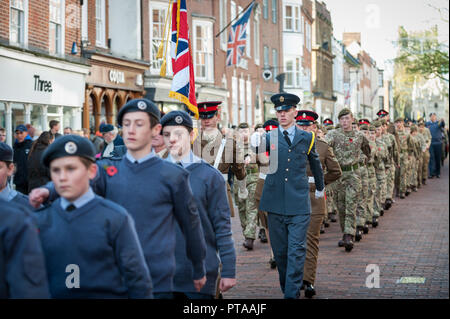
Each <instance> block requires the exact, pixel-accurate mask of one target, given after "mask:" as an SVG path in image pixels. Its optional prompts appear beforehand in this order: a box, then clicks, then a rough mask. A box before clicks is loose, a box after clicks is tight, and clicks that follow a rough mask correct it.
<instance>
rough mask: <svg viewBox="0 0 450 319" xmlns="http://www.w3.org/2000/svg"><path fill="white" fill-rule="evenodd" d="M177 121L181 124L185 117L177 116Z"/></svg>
mask: <svg viewBox="0 0 450 319" xmlns="http://www.w3.org/2000/svg"><path fill="white" fill-rule="evenodd" d="M175 122H176V123H177V124H181V123H183V118H182V117H181V116H180V115H178V116H176V117H175Z"/></svg>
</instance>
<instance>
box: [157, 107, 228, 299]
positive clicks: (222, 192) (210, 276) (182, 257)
mask: <svg viewBox="0 0 450 319" xmlns="http://www.w3.org/2000/svg"><path fill="white" fill-rule="evenodd" d="M161 125H162V134H163V138H164V142H165V145H166V147H167V150H168V151H169V156H168V157H167V160H168V161H171V162H172V163H177V164H178V165H180V166H182V167H183V168H185V169H186V170H188V171H189V172H190V175H189V184H190V185H191V188H192V192H193V193H194V197H195V201H196V203H197V206H198V210H199V214H200V219H201V221H202V227H203V232H204V234H205V241H206V249H207V250H206V261H205V266H206V277H207V280H206V284H205V286H204V287H203V288H202V290H201V291H200V292H198V291H197V290H196V289H195V287H194V285H193V282H192V274H193V268H192V263H191V262H190V261H189V259H188V257H187V255H186V248H185V247H186V240H185V239H184V236H183V234H182V232H181V229H180V227H179V226H177V237H176V240H177V241H176V255H175V257H176V273H175V278H174V291H175V292H176V295H177V297H180V298H181V299H184V298H190V299H213V298H214V296H215V295H216V281H217V277H218V276H219V264H220V263H221V264H222V267H221V270H220V277H219V278H220V280H219V290H220V292H221V293H222V292H225V291H227V290H228V289H230V288H231V287H233V286H234V285H235V284H236V253H235V250H234V243H233V238H232V233H231V212H230V206H229V205H228V198H227V188H226V185H225V183H226V182H225V180H224V179H223V177H222V174H221V173H220V172H219V171H218V170H217V169H215V168H214V167H213V166H211V165H209V164H208V163H206V162H205V161H204V160H202V159H201V158H199V157H197V156H195V155H194V153H193V152H192V151H191V142H192V141H193V139H194V132H193V123H192V119H191V118H190V116H189V114H188V113H186V112H184V111H172V112H170V113H168V114H166V115H164V116H163V117H162V118H161Z"/></svg>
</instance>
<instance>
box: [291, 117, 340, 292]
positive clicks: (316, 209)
mask: <svg viewBox="0 0 450 319" xmlns="http://www.w3.org/2000/svg"><path fill="white" fill-rule="evenodd" d="M318 117H319V115H318V114H317V113H316V112H313V111H305V110H300V111H298V115H297V119H296V121H297V127H298V128H299V129H301V130H304V131H306V132H313V133H314V134H315V135H316V152H317V154H319V159H320V163H321V165H322V169H323V171H324V182H325V185H327V184H329V183H331V182H333V181H335V180H337V179H338V178H339V177H340V176H341V175H342V171H341V167H340V166H339V163H338V161H337V159H336V157H335V156H334V153H333V149H332V148H331V147H330V146H328V144H327V142H325V141H324V140H323V139H322V138H320V137H319V136H317V135H318V134H317V132H318V128H317V125H316V124H314V121H316V120H317V118H318ZM307 175H308V182H309V199H310V201H311V222H310V223H309V226H308V232H307V234H306V258H305V267H304V272H305V275H304V277H303V288H304V290H305V297H307V298H312V297H313V296H314V295H315V294H316V290H315V288H314V283H315V279H316V270H317V259H318V257H319V238H320V227H321V225H322V221H323V219H324V217H325V214H326V210H327V208H326V201H325V198H323V197H321V198H316V197H315V191H316V187H315V181H314V176H313V173H312V171H311V168H310V166H309V164H308V165H307Z"/></svg>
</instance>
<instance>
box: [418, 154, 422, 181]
mask: <svg viewBox="0 0 450 319" xmlns="http://www.w3.org/2000/svg"><path fill="white" fill-rule="evenodd" d="M422 166H423V156H422V154H420V156H419V158H418V159H417V186H420V185H422V179H423V175H422V173H423V170H422Z"/></svg>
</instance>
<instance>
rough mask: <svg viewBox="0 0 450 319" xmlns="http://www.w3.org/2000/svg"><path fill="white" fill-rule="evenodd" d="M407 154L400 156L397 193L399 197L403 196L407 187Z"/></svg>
mask: <svg viewBox="0 0 450 319" xmlns="http://www.w3.org/2000/svg"><path fill="white" fill-rule="evenodd" d="M407 170H408V154H407V153H401V154H400V172H399V192H400V195H405V193H406V189H407V187H408V183H407V182H408V175H407Z"/></svg>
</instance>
